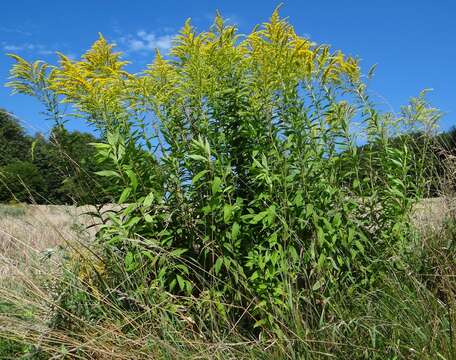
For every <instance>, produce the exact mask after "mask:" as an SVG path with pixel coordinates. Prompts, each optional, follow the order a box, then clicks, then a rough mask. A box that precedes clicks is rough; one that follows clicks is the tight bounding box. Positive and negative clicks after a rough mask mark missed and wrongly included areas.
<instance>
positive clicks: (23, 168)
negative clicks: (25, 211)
mask: <svg viewBox="0 0 456 360" xmlns="http://www.w3.org/2000/svg"><path fill="white" fill-rule="evenodd" d="M45 187H46V184H45V183H44V181H43V178H42V177H41V174H40V172H39V170H38V168H37V167H36V166H35V165H34V164H32V163H30V162H27V161H15V162H12V163H10V164H8V165H5V166H2V167H1V168H0V201H9V200H10V199H11V197H13V199H14V200H15V201H18V202H27V201H30V200H32V199H33V198H34V197H35V196H37V195H39V194H40V193H44V192H45Z"/></svg>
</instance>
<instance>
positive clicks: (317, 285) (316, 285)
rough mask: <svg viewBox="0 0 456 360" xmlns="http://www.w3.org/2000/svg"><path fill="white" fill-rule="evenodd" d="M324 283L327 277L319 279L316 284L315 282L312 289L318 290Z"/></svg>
mask: <svg viewBox="0 0 456 360" xmlns="http://www.w3.org/2000/svg"><path fill="white" fill-rule="evenodd" d="M324 283H325V279H324V278H320V279H318V281H317V282H316V283H315V284H313V286H312V290H313V291H316V290H318V289H320V288H321V287H322V286H323V284H324Z"/></svg>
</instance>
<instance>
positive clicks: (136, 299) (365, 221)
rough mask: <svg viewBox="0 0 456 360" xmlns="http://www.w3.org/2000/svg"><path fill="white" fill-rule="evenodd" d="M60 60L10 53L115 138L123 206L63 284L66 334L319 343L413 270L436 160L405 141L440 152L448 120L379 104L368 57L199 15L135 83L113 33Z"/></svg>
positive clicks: (113, 154) (110, 169)
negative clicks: (351, 304)
mask: <svg viewBox="0 0 456 360" xmlns="http://www.w3.org/2000/svg"><path fill="white" fill-rule="evenodd" d="M59 56H60V64H59V65H58V66H50V65H47V64H43V63H41V62H35V63H28V62H26V61H25V60H23V59H21V58H20V57H18V56H16V55H14V56H13V57H14V59H15V60H16V61H17V63H16V64H15V65H14V66H13V68H12V71H11V74H12V81H11V82H10V83H9V85H10V86H11V87H12V88H13V89H14V91H16V92H19V93H26V94H30V95H34V96H37V97H38V98H40V99H41V100H43V101H44V102H45V104H46V108H47V109H56V108H57V107H56V106H55V105H54V106H53V105H52V103H53V102H57V103H58V102H60V101H61V102H66V103H69V104H71V109H73V110H74V111H75V114H68V116H70V115H77V116H78V117H83V118H85V119H86V120H87V121H88V122H89V123H90V124H92V125H93V126H94V127H96V128H97V129H98V130H100V131H101V133H102V134H103V136H104V139H105V141H104V142H103V143H97V144H93V146H95V148H96V149H97V157H98V160H99V161H100V163H104V164H106V169H107V170H105V171H100V172H99V173H98V175H100V176H104V177H108V178H109V179H110V182H111V189H109V190H110V191H112V192H113V193H116V194H119V196H118V204H120V205H121V206H120V208H118V209H117V210H116V211H113V212H111V213H110V215H109V218H108V220H106V219H103V220H104V225H103V226H102V227H101V230H100V231H99V232H98V234H97V238H96V242H95V243H94V244H93V246H92V248H91V250H90V251H91V252H92V255H90V256H88V257H87V258H86V259H90V261H89V260H84V259H83V258H78V261H74V267H71V270H72V271H69V272H66V273H64V274H65V276H66V277H65V276H64V278H65V279H66V280H65V281H62V282H61V283H60V284H59V285H58V288H59V291H58V292H57V293H58V294H59V295H58V303H59V306H58V309H59V310H58V311H56V314H55V316H54V320H53V321H54V323H55V324H54V325H55V326H56V327H57V328H60V327H63V328H65V327H67V328H73V325H74V321H75V320H74V319H76V318H80V319H85V320H86V321H89V322H90V323H98V324H99V323H100V321H102V319H105V318H106V316H107V315H106V314H107V313H110V316H111V317H113V318H116V319H117V320H119V321H120V320H122V318H124V317H125V312H127V313H129V314H137V317H135V324H136V325H135V326H128V324H127V325H125V328H122V330H125V331H126V332H128V331H134V330H135V329H136V330H138V329H139V328H141V326H139V325H138V324H141V323H142V324H147V323H148V322H149V323H150V322H153V321H155V320H156V319H166V322H167V324H169V326H171V327H172V328H173V329H174V330H173V331H176V332H179V333H182V332H188V333H189V334H193V335H194V336H196V337H197V338H198V336H203V337H205V338H207V339H212V340H214V337H216V338H217V339H219V340H220V339H227V338H230V336H232V335H233V333H236V334H242V336H245V337H246V338H247V339H252V338H258V337H260V338H261V337H264V336H266V337H268V336H271V337H272V336H279V337H280V338H283V339H289V338H290V337H293V338H295V339H301V340H302V339H308V334H309V333H308V331H309V329H312V328H315V327H318V326H320V325H321V324H323V323H324V322H325V321H326V320H331V319H334V317H337V316H339V315H340V314H341V312H343V311H338V310H337V306H332V303H331V301H333V299H341V298H344V297H346V296H355V295H356V296H357V294H366V293H369V292H370V291H371V290H372V289H375V287H376V286H377V285H378V284H380V283H382V282H383V281H384V279H385V276H386V274H387V273H389V272H390V271H391V269H396V270H403V269H405V268H407V264H406V256H405V255H406V254H407V253H408V251H410V248H411V245H412V242H413V239H414V238H415V237H414V231H413V228H412V227H411V225H410V224H411V223H410V218H409V217H410V212H411V209H412V206H413V205H414V204H415V202H416V201H417V200H419V199H420V198H421V197H422V196H423V194H425V192H426V188H427V187H428V186H429V184H428V183H427V181H428V180H427V177H426V176H425V174H426V173H427V171H429V168H428V166H429V163H428V162H424V161H423V160H422V157H421V156H420V154H419V153H416V152H411V151H410V144H408V143H407V142H406V141H404V142H403V143H401V144H400V146H397V144H394V143H393V141H392V138H393V137H396V136H397V135H398V134H401V133H403V132H405V131H409V132H416V131H422V130H425V132H424V133H423V135H422V136H423V139H424V140H423V141H424V143H425V144H428V140H426V139H429V137H427V135H429V132H432V131H433V128H434V126H435V121H436V119H437V113H436V111H434V110H433V109H432V108H430V107H429V106H428V105H427V104H426V102H425V99H424V95H420V96H419V97H418V98H416V99H413V101H412V103H411V105H410V106H408V107H405V108H404V109H403V111H402V113H401V114H399V115H395V114H390V113H383V112H381V111H379V110H377V108H376V106H375V104H374V103H373V102H372V101H371V99H370V97H369V92H368V91H367V82H368V78H366V77H364V76H363V75H362V73H361V70H360V67H359V63H358V60H357V59H356V58H353V57H350V56H346V55H344V54H342V53H341V52H340V51H333V50H331V49H330V47H329V46H327V45H317V44H315V43H313V42H312V41H310V40H308V39H306V38H303V37H300V36H298V35H297V34H296V33H295V31H294V29H293V27H292V26H291V25H290V24H289V23H288V22H287V21H286V20H284V19H282V18H280V17H279V14H278V12H277V11H276V12H274V13H273V15H272V17H271V19H270V21H269V22H267V23H264V24H262V25H261V26H259V27H257V28H255V29H254V30H253V31H252V32H251V33H250V34H248V35H245V36H244V35H240V34H238V32H237V29H236V28H235V27H234V26H231V25H227V24H226V23H224V21H223V19H222V18H221V17H220V16H217V17H216V19H215V22H214V24H213V26H212V27H211V28H210V30H209V31H207V32H197V31H196V30H195V29H194V28H193V27H192V26H191V24H190V22H186V24H185V26H184V27H183V28H182V30H181V32H180V34H179V36H178V37H177V38H176V39H175V43H174V47H173V48H172V50H171V52H170V54H169V56H162V55H161V54H160V53H159V52H157V53H156V56H155V60H154V61H153V62H152V63H151V64H150V65H149V66H148V67H147V69H146V70H144V71H143V72H141V73H139V74H131V73H129V72H127V71H126V69H125V66H126V62H124V61H122V60H121V58H120V54H119V53H116V52H114V51H113V45H110V44H108V43H107V41H106V40H105V39H104V38H103V37H101V36H100V38H99V39H98V40H97V41H96V42H95V43H94V45H93V47H92V48H91V49H90V50H89V51H88V52H87V53H86V54H85V55H83V57H82V58H81V59H80V60H72V59H70V58H68V57H66V56H64V55H62V54H60V55H59ZM369 75H370V74H369ZM64 116H67V115H63V114H62V115H58V118H59V119H62V118H63V117H64ZM361 144H363V147H362V151H360V147H359V146H360V145H361ZM426 146H427V145H426ZM74 273H76V274H77V276H76V277H75V276H74V275H72V274H74ZM78 299H79V300H78ZM106 304H109V307H107V306H106ZM379 306H380V305H379ZM91 309H92V310H93V311H92V312H91V311H90V310H91ZM160 331H162V333H161V335H160V336H161V337H167V336H170V335H169V333H168V332H167V329H166V328H163V329H162V330H160ZM195 334H197V335H195ZM314 341H316V342H319V341H322V340H318V339H314ZM272 344H274V343H273V342H272V343H271V346H272ZM302 344H303V345H302V349H301V350H302V351H307V350H308V347H307V346H308V343H306V342H302ZM284 346H285V348H286V349H288V350H287V351H298V350H297V347H299V346H301V345H299V346H298V345H296V344H295V343H293V342H290V343H288V345H284ZM286 346H290V347H289V348H287V347H286ZM291 349H293V350H291ZM282 350H283V349H282Z"/></svg>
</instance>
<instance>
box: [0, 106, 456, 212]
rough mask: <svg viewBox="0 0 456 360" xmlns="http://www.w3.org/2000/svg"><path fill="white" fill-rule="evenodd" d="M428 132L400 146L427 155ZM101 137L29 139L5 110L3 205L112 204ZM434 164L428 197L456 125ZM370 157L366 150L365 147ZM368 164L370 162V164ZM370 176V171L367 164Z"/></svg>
mask: <svg viewBox="0 0 456 360" xmlns="http://www.w3.org/2000/svg"><path fill="white" fill-rule="evenodd" d="M421 135H422V134H420V133H413V134H407V135H401V136H398V137H396V138H394V139H393V144H394V146H396V147H399V146H402V145H403V144H408V146H409V148H410V150H411V151H412V152H413V153H415V154H418V153H419V152H421V151H423V148H422V147H423V146H424V142H423V141H422V136H421ZM99 141H100V139H98V138H97V137H95V136H94V135H92V134H90V133H84V132H79V131H68V130H67V129H66V128H65V127H64V126H63V125H55V126H54V127H53V128H52V130H51V132H50V135H49V137H47V138H46V137H44V136H43V135H42V134H41V133H37V134H35V135H33V136H31V135H27V134H26V132H25V130H24V128H23V127H22V126H21V125H20V123H19V121H18V119H17V118H15V117H14V116H12V115H11V114H10V113H9V112H7V111H6V110H2V109H0V202H3V203H5V202H6V203H7V202H27V203H32V202H33V203H38V204H76V203H77V204H100V203H106V202H109V201H112V199H113V193H115V192H118V191H114V189H113V187H112V184H109V183H108V182H107V179H106V178H105V177H100V176H97V175H96V174H95V173H96V172H97V171H101V170H102V169H103V170H105V169H106V164H105V165H104V166H102V165H101V164H100V163H99V162H97V160H96V156H95V154H96V151H95V148H94V147H93V146H92V145H91V144H93V143H96V142H99ZM433 144H434V146H433V148H432V149H431V151H430V152H429V159H428V161H434V162H436V166H434V167H432V169H433V171H434V172H433V174H429V179H430V181H429V186H428V194H427V195H428V196H437V195H438V191H439V189H440V188H441V186H440V184H438V182H439V181H440V180H441V179H442V178H443V177H444V173H445V164H444V159H445V158H448V155H450V156H451V155H452V156H456V127H453V128H451V129H450V130H448V131H446V132H442V133H440V134H437V135H435V137H434V141H433ZM359 152H360V156H361V157H363V156H366V154H367V152H366V151H365V146H359ZM365 163H366V164H368V162H367V161H366V162H365ZM365 170H366V174H365V176H368V174H367V172H368V171H369V167H368V166H366V169H365Z"/></svg>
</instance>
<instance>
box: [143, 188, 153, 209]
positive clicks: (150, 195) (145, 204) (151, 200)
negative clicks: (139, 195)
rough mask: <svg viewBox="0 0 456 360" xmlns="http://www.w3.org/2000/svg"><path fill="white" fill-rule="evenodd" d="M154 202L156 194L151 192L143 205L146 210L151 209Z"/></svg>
mask: <svg viewBox="0 0 456 360" xmlns="http://www.w3.org/2000/svg"><path fill="white" fill-rule="evenodd" d="M153 201H154V193H153V192H152V191H151V192H150V193H149V194H148V195H147V196H146V198H145V199H144V201H143V205H144V206H145V207H146V208H149V207H150V206H151V205H152V202H153Z"/></svg>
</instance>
